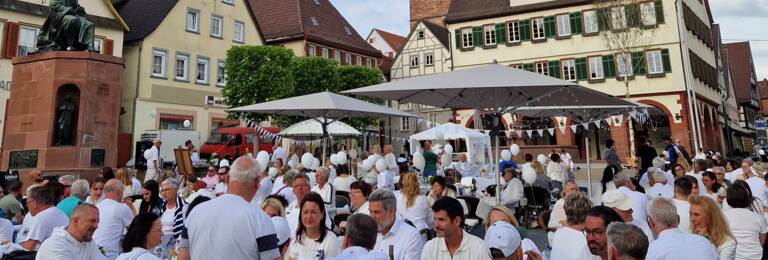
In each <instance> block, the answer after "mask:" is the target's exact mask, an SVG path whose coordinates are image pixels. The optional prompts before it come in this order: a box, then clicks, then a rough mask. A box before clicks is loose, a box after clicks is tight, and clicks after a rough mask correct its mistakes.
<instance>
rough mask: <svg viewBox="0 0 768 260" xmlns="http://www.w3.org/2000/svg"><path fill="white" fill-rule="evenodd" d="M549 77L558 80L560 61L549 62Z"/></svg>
mask: <svg viewBox="0 0 768 260" xmlns="http://www.w3.org/2000/svg"><path fill="white" fill-rule="evenodd" d="M548 65H549V76H550V77H553V78H557V79H559V78H560V61H559V60H554V61H550V62H549V64H548Z"/></svg>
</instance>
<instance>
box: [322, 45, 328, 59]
mask: <svg viewBox="0 0 768 260" xmlns="http://www.w3.org/2000/svg"><path fill="white" fill-rule="evenodd" d="M322 52H323V58H326V59H327V58H328V48H323V49H322Z"/></svg>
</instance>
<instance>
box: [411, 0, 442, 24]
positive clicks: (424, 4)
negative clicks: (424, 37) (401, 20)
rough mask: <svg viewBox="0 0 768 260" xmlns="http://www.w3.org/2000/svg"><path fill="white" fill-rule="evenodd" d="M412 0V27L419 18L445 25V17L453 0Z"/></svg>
mask: <svg viewBox="0 0 768 260" xmlns="http://www.w3.org/2000/svg"><path fill="white" fill-rule="evenodd" d="M410 2H411V19H410V24H411V27H413V25H414V24H416V21H418V20H427V21H430V22H432V23H434V24H437V25H440V26H443V25H444V24H443V19H444V18H445V16H446V15H447V14H448V9H449V8H450V7H451V0H410Z"/></svg>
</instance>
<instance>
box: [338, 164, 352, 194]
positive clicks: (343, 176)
mask: <svg viewBox="0 0 768 260" xmlns="http://www.w3.org/2000/svg"><path fill="white" fill-rule="evenodd" d="M336 173H338V176H336V179H334V180H333V187H334V188H336V190H337V191H346V192H349V185H351V184H352V183H353V182H355V181H357V179H356V178H355V177H353V176H352V175H350V174H349V167H347V166H346V165H340V166H339V167H337V168H336Z"/></svg>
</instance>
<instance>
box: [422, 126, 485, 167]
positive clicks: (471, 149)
mask: <svg viewBox="0 0 768 260" xmlns="http://www.w3.org/2000/svg"><path fill="white" fill-rule="evenodd" d="M439 135H442V136H441V137H442V139H444V140H457V139H464V140H465V141H466V143H467V158H468V160H469V161H470V162H471V163H472V164H481V165H485V164H488V163H489V161H490V155H491V137H490V136H488V135H487V134H485V133H483V132H481V131H479V130H475V129H469V128H466V127H463V126H461V125H458V124H454V123H445V124H442V125H439V126H436V127H433V128H430V129H427V130H425V131H422V132H420V133H418V134H415V135H412V136H411V137H409V138H408V139H409V140H410V143H411V152H412V153H415V152H416V151H421V147H420V146H419V141H424V140H437V139H438V136H439Z"/></svg>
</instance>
